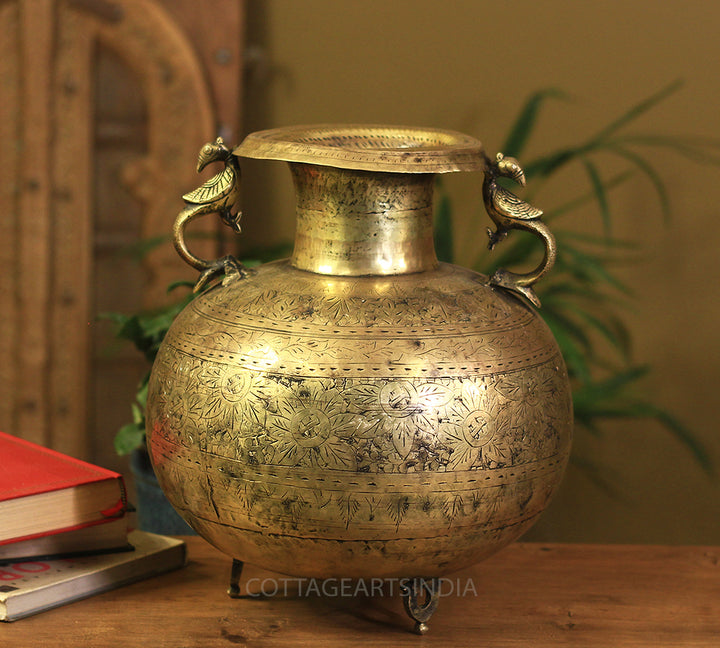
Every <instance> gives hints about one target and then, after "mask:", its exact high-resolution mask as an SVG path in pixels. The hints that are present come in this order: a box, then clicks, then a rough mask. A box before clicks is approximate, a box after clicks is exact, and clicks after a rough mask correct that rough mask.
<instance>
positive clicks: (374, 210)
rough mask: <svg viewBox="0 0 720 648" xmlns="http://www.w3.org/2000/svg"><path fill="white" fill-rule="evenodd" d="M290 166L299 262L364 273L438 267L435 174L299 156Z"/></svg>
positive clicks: (320, 269) (322, 269)
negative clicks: (360, 167)
mask: <svg viewBox="0 0 720 648" xmlns="http://www.w3.org/2000/svg"><path fill="white" fill-rule="evenodd" d="M290 169H291V172H292V175H293V180H294V182H295V191H296V196H297V230H296V234H295V249H294V252H293V256H292V264H293V265H294V266H295V267H296V268H299V269H300V270H308V271H310V272H316V273H319V274H327V275H339V276H362V275H395V274H406V273H411V272H422V271H424V270H432V269H433V268H436V267H437V265H438V262H437V257H436V256H435V247H434V243H433V222H432V221H433V180H434V176H433V175H432V174H428V173H385V172H373V171H357V170H351V169H336V168H334V167H327V166H319V165H314V164H305V163H295V162H293V163H291V164H290Z"/></svg>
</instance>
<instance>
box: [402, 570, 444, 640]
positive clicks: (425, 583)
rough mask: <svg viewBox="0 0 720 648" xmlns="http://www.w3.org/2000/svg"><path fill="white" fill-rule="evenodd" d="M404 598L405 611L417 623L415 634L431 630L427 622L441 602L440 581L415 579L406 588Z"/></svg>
mask: <svg viewBox="0 0 720 648" xmlns="http://www.w3.org/2000/svg"><path fill="white" fill-rule="evenodd" d="M402 597H403V604H404V605H405V611H406V612H407V613H408V615H409V616H410V618H411V619H412V620H413V621H415V629H414V630H415V633H416V634H420V635H423V634H425V633H426V632H427V631H428V630H429V629H430V628H429V626H428V625H427V621H428V620H429V619H430V617H431V616H432V615H433V613H434V612H435V610H436V609H437V606H438V602H439V600H440V579H439V578H430V579H427V578H413V579H412V581H411V583H410V584H409V585H407V586H406V587H405V588H404V590H403V594H402Z"/></svg>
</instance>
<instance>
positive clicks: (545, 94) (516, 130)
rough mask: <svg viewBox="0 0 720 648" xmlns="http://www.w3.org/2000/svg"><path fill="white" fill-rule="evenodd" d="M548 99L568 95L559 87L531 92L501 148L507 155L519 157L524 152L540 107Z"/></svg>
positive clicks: (563, 97) (561, 97) (562, 97)
mask: <svg viewBox="0 0 720 648" xmlns="http://www.w3.org/2000/svg"><path fill="white" fill-rule="evenodd" d="M547 99H567V95H566V94H565V93H564V92H563V91H562V90H558V89H557V88H545V89H544V90H539V91H537V92H534V93H533V94H531V95H530V96H529V97H528V99H527V100H526V102H525V105H524V106H523V107H522V108H521V110H520V112H519V113H518V116H517V118H516V119H515V123H514V124H513V126H512V128H511V129H510V133H508V136H507V138H506V140H505V143H504V144H503V147H502V149H500V150H501V151H502V152H503V153H504V154H505V155H508V156H513V157H517V156H519V155H520V154H521V153H522V152H523V149H524V148H525V145H526V144H527V142H528V139H529V138H530V135H531V134H532V132H533V129H534V128H535V123H536V122H537V118H538V113H539V112H540V108H541V107H542V105H543V103H544V102H545V101H546V100H547Z"/></svg>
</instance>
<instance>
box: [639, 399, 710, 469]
mask: <svg viewBox="0 0 720 648" xmlns="http://www.w3.org/2000/svg"><path fill="white" fill-rule="evenodd" d="M633 415H634V416H636V417H638V416H644V417H649V418H653V419H655V420H656V421H658V422H659V423H661V424H662V425H663V426H664V427H665V428H666V429H667V430H668V431H670V432H671V433H672V434H673V435H674V436H675V438H676V439H678V441H680V442H681V443H682V444H683V445H684V446H685V447H686V448H687V449H688V450H689V451H690V453H691V454H692V455H693V457H694V458H695V460H696V461H697V462H698V463H699V464H700V466H701V467H702V469H703V470H704V471H705V472H706V473H707V474H708V475H713V474H714V473H715V468H714V466H713V463H712V459H711V458H710V455H709V454H708V451H707V449H706V448H705V446H704V445H703V444H702V442H701V441H700V440H699V439H698V438H696V437H695V436H693V434H692V433H691V432H690V431H689V430H688V429H687V428H686V427H685V426H684V425H683V424H682V423H680V421H678V420H677V419H676V418H675V417H674V416H672V415H671V414H669V413H668V412H666V411H665V410H663V409H661V408H659V407H657V406H656V405H653V404H652V403H647V402H644V401H639V402H636V403H634V408H633Z"/></svg>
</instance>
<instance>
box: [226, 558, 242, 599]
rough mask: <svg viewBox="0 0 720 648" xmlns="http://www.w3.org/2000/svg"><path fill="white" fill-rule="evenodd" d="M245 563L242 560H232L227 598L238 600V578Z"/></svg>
mask: <svg viewBox="0 0 720 648" xmlns="http://www.w3.org/2000/svg"><path fill="white" fill-rule="evenodd" d="M244 566H245V563H244V562H243V561H242V560H237V559H236V558H233V561H232V567H231V569H230V587H228V596H229V597H230V598H240V576H242V570H243V567H244Z"/></svg>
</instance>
